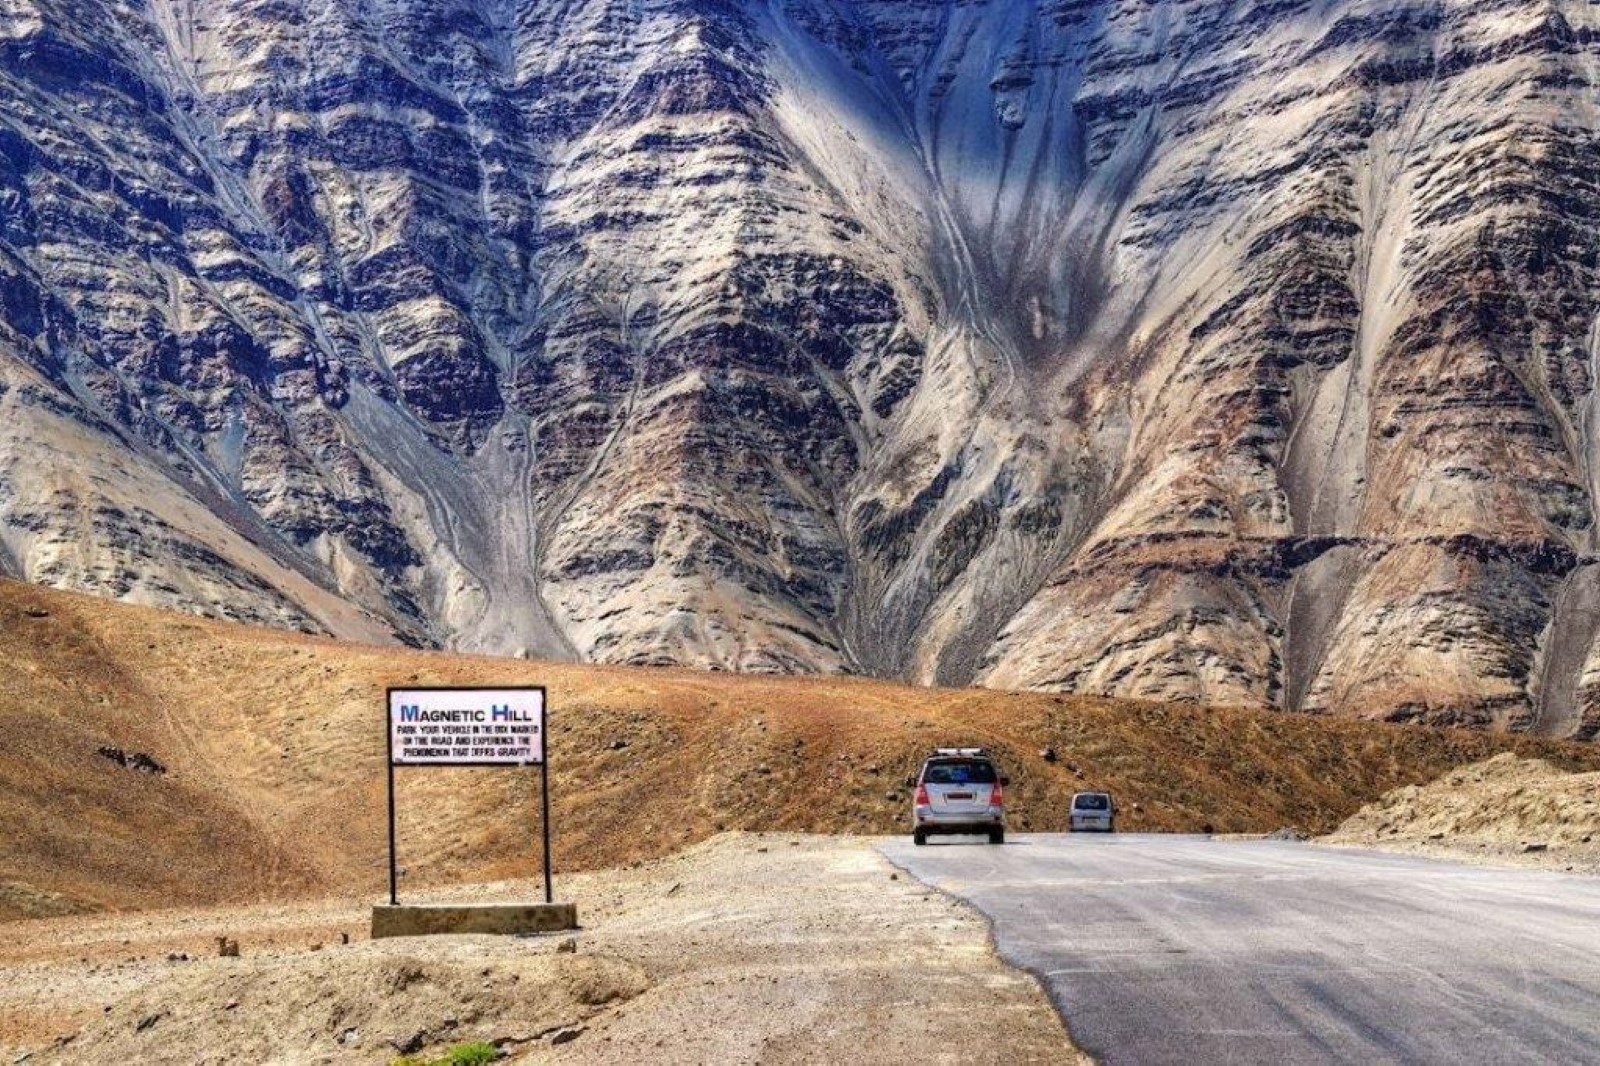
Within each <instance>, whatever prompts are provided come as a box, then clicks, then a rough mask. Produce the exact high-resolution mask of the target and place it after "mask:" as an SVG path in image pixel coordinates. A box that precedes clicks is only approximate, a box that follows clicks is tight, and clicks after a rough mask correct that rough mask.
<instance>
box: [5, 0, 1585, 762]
mask: <svg viewBox="0 0 1600 1066" xmlns="http://www.w3.org/2000/svg"><path fill="white" fill-rule="evenodd" d="M1595 20H1596V16H1595V14H1594V13H1593V11H1592V10H1591V9H1590V7H1589V6H1588V5H1585V4H1580V3H1576V2H1551V3H1530V2H1525V0H1518V2H1509V3H1508V2H1499V3H1475V4H1467V3H1464V2H1458V0H1413V2H1409V3H1399V4H1396V3H1392V2H1383V3H1379V2H1363V0H1329V2H1310V0H1305V2H1294V0H1288V2H1284V0H1279V2H1270V3H1269V2H1261V3H1250V2H1240V3H1214V2H1210V0H1192V2H1184V0H1152V2H1132V0H1038V2H1033V3H1012V2H1004V0H989V2H972V3H960V4H957V3H953V2H948V0H867V2H861V3H843V2H827V0H771V2H770V3H756V2H753V0H751V2H742V0H720V2H719V0H627V2H625V0H572V2H568V3H556V4H549V3H545V4H532V3H519V2H515V0H498V2H496V0H372V2H367V3H355V2H353V0H223V2H219V3H215V4H206V5H198V4H191V3H188V2H186V0H149V2H148V3H141V4H123V3H115V2H111V0H11V2H10V3H8V4H7V5H6V7H5V8H4V9H3V11H0V82H3V85H0V93H3V96H0V99H3V100H4V105H3V110H0V304H3V314H0V319H3V321H4V324H3V325H0V368H3V369H0V374H3V380H4V382H5V386H4V388H5V390H6V391H5V395H4V397H3V398H0V404H4V405H5V408H6V411H7V413H8V416H9V417H7V418H6V419H4V420H3V423H0V516H3V524H0V543H3V544H4V550H3V553H0V566H4V567H5V568H6V569H8V570H11V571H13V572H15V573H17V574H19V575H22V576H26V577H28V578H30V579H32V580H37V581H44V582H48V583H52V584H57V585H63V586H71V587H77V588H86V589H92V590H96V591H101V592H105V593H109V594H114V595H120V596H124V597H126V598H134V599H141V600H145V601H149V602H160V603H169V604H182V605H188V606H193V607H196V608H198V609H201V610H206V611H211V612H214V613H224V614H231V615H234V616H238V617H244V618H249V619H253V620H258V621H269V622H273V623H276V624H288V625H294V626H299V627H301V628H307V629H315V630H324V631H330V632H335V633H344V634H355V633H361V634H366V635H371V634H374V633H377V632H383V631H386V632H389V633H392V634H394V635H395V636H397V637H399V638H401V639H405V640H408V641H413V642H422V643H438V644H446V645H451V646H456V647H462V648H468V649H483V650H494V651H501V652H518V651H526V652H527V653H532V654H540V655H558V656H566V657H582V658H589V659H596V660H604V661H614V662H632V663H681V664H688V665H697V666H710V667H716V668H726V669H738V670H769V671H829V672H831V671H859V672H868V673H874V674H880V675H888V676H901V677H908V678H911V679H915V680H924V681H933V680H936V681H940V682H945V683H967V682H971V681H974V680H976V681H979V682H983V683H988V684H995V685H1001V686H1007V687H1018V686H1020V687H1041V688H1059V689H1069V690H1075V691H1083V692H1093V693H1106V694H1118V695H1135V696H1149V697H1158V698H1192V699H1197V700H1201V701H1204V702H1207V703H1242V704H1253V705H1268V706H1280V707H1287V708H1292V709H1299V710H1313V711H1336V712H1341V713H1353V714H1360V715H1365V716H1373V717H1398V718H1411V719H1421V720H1428V721H1436V722H1461V723H1474V724H1488V725H1495V726H1500V727H1506V728H1514V729H1534V730H1536V731H1539V732H1545V733H1555V734H1573V733H1578V734H1583V735H1590V734H1592V733H1593V732H1594V731H1595V730H1596V728H1600V709H1597V707H1600V651H1597V650H1596V641H1595V634H1596V631H1597V629H1600V577H1597V574H1600V570H1597V569H1596V565H1595V559H1594V555H1593V551H1594V547H1595V546H1594V516H1593V505H1594V500H1595V496H1596V487H1597V484H1600V483H1597V481H1596V479H1595V478H1594V476H1593V473H1592V470H1591V466H1592V464H1593V456H1594V448H1593V446H1592V444H1591V441H1590V425H1591V422H1592V420H1593V417H1594V413H1595V412H1594V405H1595V400H1594V387H1593V386H1594V373H1593V361H1594V353H1595V350H1596V343H1595V340H1594V337H1595V334H1596V329H1595V322H1596V314H1597V308H1596V307H1595V299H1596V297H1595V293H1596V292H1597V291H1600V290H1597V288H1596V285H1595V281H1596V279H1595V277H1594V273H1595V269H1596V251H1597V238H1596V213H1597V211H1600V207H1597V206H1596V205H1597V204H1600V198H1597V196H1596V190H1595V189H1594V177H1593V176H1594V174H1595V173H1596V165H1595V164H1596V162H1597V161H1600V160H1597V152H1596V144H1595V138H1596V132H1597V130H1596V113H1595V102H1596V93H1595V88H1594V75H1595V71H1596V57H1595V40H1594V33H1595Z"/></svg>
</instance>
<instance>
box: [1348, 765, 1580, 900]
mask: <svg viewBox="0 0 1600 1066" xmlns="http://www.w3.org/2000/svg"><path fill="white" fill-rule="evenodd" d="M1324 840H1325V841H1326V842H1327V843H1330V844H1355V845H1359V846H1361V847H1380V848H1390V849H1393V850H1398V851H1422V852H1434V853H1437V854H1448V855H1450V856H1452V857H1455V858H1465V859H1468V860H1473V859H1482V860H1487V861H1492V862H1496V863H1502V862H1511V863H1515V864H1517V865H1527V866H1544V867H1549V868H1554V869H1565V870H1579V869H1581V870H1585V871H1587V872H1590V873H1600V773H1594V772H1592V771H1591V772H1589V773H1571V772H1568V771H1565V770H1562V769H1561V768H1560V767H1557V766H1552V765H1550V764H1549V763H1548V762H1545V761H1544V760H1542V759H1527V758H1517V757H1516V756H1515V755H1511V754H1509V753H1503V754H1500V755H1496V756H1495V757H1494V758H1492V759H1488V760H1486V761H1485V762H1482V763H1477V764H1474V765H1472V766H1462V767H1457V768H1456V769H1454V770H1451V771H1450V772H1449V773H1447V774H1445V775H1444V776H1442V777H1440V778H1439V779H1438V780H1436V781H1429V782H1426V783H1424V784H1420V785H1406V786H1404V787H1401V788H1397V789H1394V790H1393V791H1391V792H1388V793H1385V794H1384V795H1383V796H1382V797H1381V798H1380V799H1377V800H1374V801H1373V802H1372V803H1369V804H1367V805H1366V806H1364V807H1362V808H1361V810H1359V811H1357V812H1356V813H1355V814H1353V815H1351V816H1350V817H1349V818H1348V819H1346V820H1345V821H1344V823H1343V824H1342V825H1340V826H1339V828H1338V829H1337V830H1335V831H1334V832H1333V833H1331V834H1330V835H1329V836H1327V837H1325V838H1324Z"/></svg>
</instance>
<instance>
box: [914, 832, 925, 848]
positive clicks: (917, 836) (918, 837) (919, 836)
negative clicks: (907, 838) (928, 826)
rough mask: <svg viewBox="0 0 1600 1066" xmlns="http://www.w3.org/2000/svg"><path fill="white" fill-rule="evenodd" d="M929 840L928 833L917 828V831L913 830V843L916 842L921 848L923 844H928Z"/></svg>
mask: <svg viewBox="0 0 1600 1066" xmlns="http://www.w3.org/2000/svg"><path fill="white" fill-rule="evenodd" d="M927 842H928V834H927V833H924V832H923V831H922V830H920V829H918V830H916V831H915V832H913V833H912V834H911V843H913V844H915V845H916V846H917V847H919V848H920V847H922V845H924V844H926V843H927Z"/></svg>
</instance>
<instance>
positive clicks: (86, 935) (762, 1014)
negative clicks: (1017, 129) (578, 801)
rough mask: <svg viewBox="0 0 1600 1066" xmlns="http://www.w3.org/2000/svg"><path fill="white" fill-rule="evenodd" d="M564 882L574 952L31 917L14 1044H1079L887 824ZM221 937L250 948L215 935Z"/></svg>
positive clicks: (733, 1058)
mask: <svg viewBox="0 0 1600 1066" xmlns="http://www.w3.org/2000/svg"><path fill="white" fill-rule="evenodd" d="M558 890H559V894H560V895H561V896H562V897H563V898H569V899H573V900H575V901H576V902H577V904H578V907H579V916H580V920H581V921H582V923H583V925H584V929H583V930H582V931H581V932H579V933H578V934H577V935H576V936H575V937H574V938H573V940H574V941H575V945H574V946H575V949H576V950H575V951H571V952H565V951H561V950H560V948H561V946H562V944H563V942H564V941H566V940H567V937H565V936H561V935H556V936H548V937H538V938H527V939H523V938H496V937H431V938H426V939H405V940H386V941H370V940H368V939H366V936H367V921H368V914H369V912H368V906H369V903H370V901H361V900H329V901H323V902H316V903H302V904H293V905H271V906H265V905H264V906H259V907H253V908H216V909H206V910H183V911H158V912H148V913H144V914H139V915H131V916H121V917H110V916H104V915H93V916H77V917H62V918H52V919H45V920H37V921H28V922H18V923H13V924H11V925H8V926H7V936H6V938H5V939H4V941H3V942H0V978H3V979H0V1056H3V1061H5V1062H7V1063H10V1062H13V1061H15V1060H16V1059H17V1057H18V1056H19V1055H21V1054H24V1053H28V1052H31V1053H32V1055H31V1057H30V1058H29V1059H28V1062H29V1063H40V1064H42V1063H53V1062H72V1063H101V1062H104V1063H113V1062H116V1063H122V1062H132V1061H138V1062H143V1063H159V1062H172V1063H177V1062H182V1063H186V1064H188V1063H222V1062H231V1061H261V1060H265V1059H272V1060H273V1061H277V1062H292V1063H315V1062H331V1061H335V1060H337V1061H340V1062H373V1063H380V1062H381V1063H388V1062H390V1061H392V1060H393V1059H394V1058H395V1057H396V1056H397V1055H399V1054H400V1053H401V1052H402V1051H408V1052H415V1051H422V1052H428V1051H437V1050H441V1049H443V1048H445V1047H448V1046H451V1045H453V1044H457V1043H461V1042H464V1041H468V1040H488V1041H492V1042H495V1043H497V1044H499V1045H500V1046H501V1047H502V1049H503V1050H504V1051H505V1052H507V1053H508V1054H509V1055H510V1056H511V1057H512V1059H513V1060H514V1061H528V1062H546V1061H550V1062H562V1061H580V1060H581V1061H583V1062H586V1063H589V1062H599V1063H608V1062H616V1063H624V1062H627V1063H635V1062H640V1061H651V1060H656V1061H660V1060H663V1059H671V1060H673V1061H690V1062H696V1061H698V1062H712V1061H715V1062H719V1063H720V1062H774V1063H782V1062H802V1061H805V1062H810V1061H819V1060H827V1059H847V1060H853V1061H861V1060H862V1059H863V1058H867V1059H871V1060H880V1061H887V1060H897V1061H933V1062H1001V1061H1005V1062H1044V1061H1049V1062H1062V1061H1070V1058H1069V1056H1071V1055H1073V1054H1074V1053H1073V1052H1072V1051H1071V1049H1070V1045H1069V1043H1068V1040H1067V1037H1066V1034H1065V1032H1064V1030H1063V1028H1062V1026H1061V1023H1060V1021H1059V1019H1058V1018H1057V1016H1056V1014H1055V1012H1054V1011H1053V1010H1052V1008H1051V1006H1050V1004H1049V1002H1048V1001H1047V999H1046V998H1045V996H1044V995H1043V993H1042V992H1041V991H1040V990H1039V988H1038V986H1037V985H1036V984H1035V983H1034V981H1033V980H1032V979H1031V978H1029V977H1027V976H1026V975H1024V974H1022V973H1019V972H1018V971H1015V970H1013V969H1011V968H1009V967H1007V966H1005V965H1004V964H1002V963H1001V962H1000V961H999V960H998V958H997V957H996V956H995V954H994V953H993V951H992V950H991V946H990V940H989V930H988V926H987V924H986V923H985V922H984V920H983V919H982V918H981V916H979V915H977V914H976V913H974V912H972V911H971V910H969V909H968V908H967V907H965V906H963V905H960V904H958V903H956V902H955V901H953V900H951V899H949V898H947V897H945V896H943V895H941V894H939V893H937V892H934V891H932V890H930V889H928V888H926V887H925V886H923V885H921V884H920V883H918V882H916V881H914V880H911V879H909V878H907V877H906V875H904V874H900V873H898V872H897V871H895V870H894V869H893V868H892V867H891V866H890V865H889V864H888V863H887V862H886V861H885V860H884V859H883V858H882V857H881V856H880V855H879V854H878V853H877V852H876V850H874V849H873V848H872V846H871V841H870V839H869V838H861V837H855V838H845V837H816V836H804V835H796V834H745V833H728V834H723V835H720V836H717V837H715V838H713V839H711V840H710V841H707V842H705V843H703V844H701V845H697V846H695V847H693V848H690V849H688V850H687V851H685V852H682V853H680V854H677V855H674V856H671V857H668V858H666V859H661V860H657V861H654V862H649V863H643V864H641V865H639V866H638V867H636V868H632V869H626V870H621V871H609V872H594V873H587V874H582V875H575V876H572V877H569V878H563V879H562V880H561V881H560V882H559V885H558ZM535 892H536V886H535V885H534V884H532V883H517V882H503V883H498V884H492V885H479V886H467V887H462V888H457V889H453V890H450V891H448V892H442V893H428V894H427V896H429V897H432V898H447V899H452V900H460V899H484V900H487V899H510V898H532V896H533V895H534V893H535ZM342 934H343V935H348V936H349V937H350V943H348V944H344V943H342V942H341V935H342ZM223 935H226V936H230V937H234V938H236V939H238V941H239V942H240V948H241V957H240V958H236V959H235V958H219V957H217V951H216V944H215V939H214V938H215V937H217V936H223Z"/></svg>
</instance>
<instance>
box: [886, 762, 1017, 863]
mask: <svg viewBox="0 0 1600 1066" xmlns="http://www.w3.org/2000/svg"><path fill="white" fill-rule="evenodd" d="M1010 783H1011V779H1010V778H1009V777H1006V776H1005V775H1003V774H1001V773H1000V771H999V769H998V768H997V767H996V766H995V764H994V761H993V760H992V759H990V758H989V753H988V752H986V751H984V750H983V749H982V748H935V749H934V751H933V754H932V755H930V756H928V758H927V760H926V761H925V762H924V763H923V764H922V771H921V772H920V773H918V774H917V776H916V777H914V778H910V779H908V780H907V781H906V785H907V787H914V788H915V789H916V796H915V798H914V799H913V800H912V801H911V840H912V842H913V843H916V844H926V843H927V842H928V838H929V837H930V836H933V835H935V834H938V833H987V834H988V836H989V843H991V844H1004V843H1005V841H1006V808H1005V802H1006V800H1005V786H1006V785H1008V784H1010Z"/></svg>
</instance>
